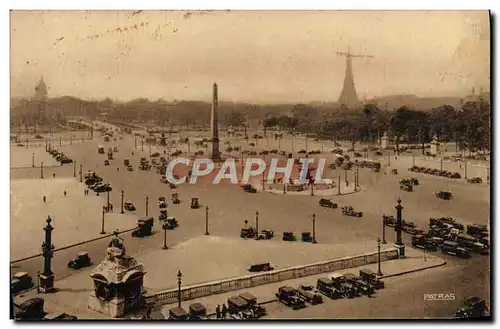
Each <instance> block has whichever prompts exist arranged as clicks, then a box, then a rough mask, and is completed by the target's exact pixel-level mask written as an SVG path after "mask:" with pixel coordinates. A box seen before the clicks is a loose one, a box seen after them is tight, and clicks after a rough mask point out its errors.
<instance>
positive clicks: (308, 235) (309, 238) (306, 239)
mask: <svg viewBox="0 0 500 329" xmlns="http://www.w3.org/2000/svg"><path fill="white" fill-rule="evenodd" d="M301 240H302V242H312V241H313V238H312V236H311V232H302V236H301Z"/></svg>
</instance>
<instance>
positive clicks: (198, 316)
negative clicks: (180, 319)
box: [189, 303, 208, 320]
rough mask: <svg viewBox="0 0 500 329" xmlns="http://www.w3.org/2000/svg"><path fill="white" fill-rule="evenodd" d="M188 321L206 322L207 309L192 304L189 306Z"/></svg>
mask: <svg viewBox="0 0 500 329" xmlns="http://www.w3.org/2000/svg"><path fill="white" fill-rule="evenodd" d="M189 319H190V320H207V319H208V317H207V308H206V307H205V305H203V304H201V303H193V304H191V305H189Z"/></svg>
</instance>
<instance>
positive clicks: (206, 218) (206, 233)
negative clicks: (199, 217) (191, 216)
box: [205, 206, 210, 235]
mask: <svg viewBox="0 0 500 329" xmlns="http://www.w3.org/2000/svg"><path fill="white" fill-rule="evenodd" d="M209 234H210V233H208V206H206V207H205V235H209Z"/></svg>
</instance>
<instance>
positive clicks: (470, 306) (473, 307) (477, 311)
mask: <svg viewBox="0 0 500 329" xmlns="http://www.w3.org/2000/svg"><path fill="white" fill-rule="evenodd" d="M487 312H488V307H487V306H486V301H485V300H484V299H481V298H479V297H475V296H474V297H469V298H467V299H466V300H465V301H464V306H463V307H461V308H460V309H459V310H458V311H456V312H455V318H459V319H468V318H480V317H483V316H486V315H487Z"/></svg>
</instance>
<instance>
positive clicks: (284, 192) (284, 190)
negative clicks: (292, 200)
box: [283, 180, 286, 194]
mask: <svg viewBox="0 0 500 329" xmlns="http://www.w3.org/2000/svg"><path fill="white" fill-rule="evenodd" d="M283 194H286V182H285V180H283Z"/></svg>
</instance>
